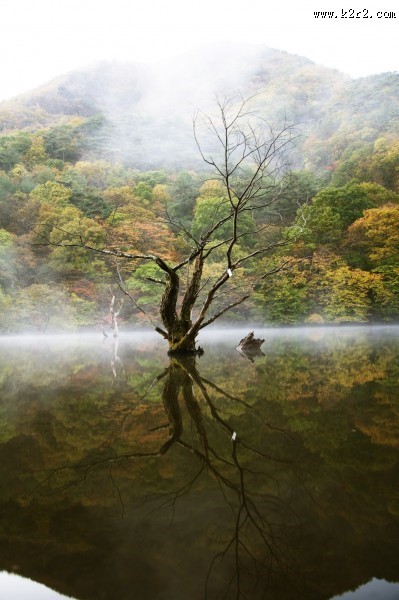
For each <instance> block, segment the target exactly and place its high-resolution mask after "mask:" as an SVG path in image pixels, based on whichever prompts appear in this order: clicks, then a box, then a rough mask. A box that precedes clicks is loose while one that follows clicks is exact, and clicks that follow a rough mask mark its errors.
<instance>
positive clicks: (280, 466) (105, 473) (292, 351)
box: [0, 327, 399, 600]
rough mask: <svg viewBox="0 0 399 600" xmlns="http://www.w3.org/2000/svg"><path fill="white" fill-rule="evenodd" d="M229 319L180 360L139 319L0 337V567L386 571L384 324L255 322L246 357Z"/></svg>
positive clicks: (396, 530)
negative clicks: (135, 328) (82, 331)
mask: <svg viewBox="0 0 399 600" xmlns="http://www.w3.org/2000/svg"><path fill="white" fill-rule="evenodd" d="M246 333H248V330H246V331H234V330H230V331H222V332H215V331H213V332H210V333H208V332H205V333H204V335H203V336H202V338H201V340H200V343H201V346H203V347H204V348H205V354H204V356H203V357H201V358H200V359H199V360H197V361H196V363H194V362H193V361H190V360H186V361H169V359H168V357H167V354H166V346H165V344H164V342H163V341H162V340H160V339H159V337H156V336H153V335H151V334H146V333H138V334H125V335H123V334H122V335H121V337H120V338H119V340H112V339H110V338H107V339H106V340H102V338H101V336H98V335H92V336H80V337H79V336H55V337H50V336H49V337H34V338H24V337H13V338H0V393H1V400H0V458H1V460H0V469H1V481H2V485H1V488H0V504H1V513H0V515H1V517H0V536H1V544H0V570H1V571H5V572H8V573H13V574H18V575H20V576H22V577H25V578H30V579H31V580H33V581H35V582H38V583H40V584H44V585H45V586H47V588H50V589H52V590H56V591H57V592H58V593H60V594H63V595H65V596H70V597H73V598H76V599H77V600H86V599H90V600H101V599H104V600H108V599H109V600H111V599H112V600H113V599H114V598H119V599H121V600H123V599H131V598H140V600H141V599H147V598H148V599H151V600H155V599H158V598H159V599H165V600H169V599H170V600H172V599H173V600H180V599H183V598H184V599H186V598H190V599H193V600H196V599H200V598H208V599H209V600H216V599H217V598H242V599H244V598H249V599H258V598H268V599H276V600H280V599H281V600H286V599H287V600H288V599H291V600H292V599H296V598H298V599H299V598H303V599H306V600H313V599H315V600H318V599H320V600H324V599H325V600H327V599H330V598H332V597H334V596H339V595H341V594H344V593H346V592H349V591H351V590H356V589H360V590H361V589H362V586H366V588H367V584H369V586H370V585H372V586H373V585H374V586H376V589H377V593H378V590H380V594H382V593H383V592H382V591H381V590H383V589H384V585H381V584H378V585H377V584H375V583H373V580H374V581H377V582H378V581H385V582H390V583H391V584H395V583H396V584H397V583H398V582H399V558H398V557H399V485H398V484H399V383H398V382H399V377H398V375H399V328H395V327H384V328H377V327H373V328H369V327H357V328H339V329H334V328H330V329H327V328H326V329H318V328H312V329H287V330H266V331H263V332H262V331H256V334H259V335H261V336H262V337H264V338H265V340H266V341H265V343H264V345H263V346H262V350H263V354H262V355H260V356H256V357H254V356H247V357H246V356H241V355H240V354H239V353H238V352H237V351H236V350H235V346H236V344H237V343H238V341H239V340H240V338H241V337H243V336H244V335H245V334H246ZM11 581H13V580H11ZM367 589H370V587H368V588H367ZM373 589H374V588H373ZM385 589H387V588H386V587H385ZM390 589H392V588H390ZM0 597H1V595H0ZM15 597H17V596H15ZM344 597H345V596H344ZM348 597H350V596H348ZM375 597H376V598H378V595H377V596H375ZM381 597H382V596H381ZM10 598H11V600H12V596H10ZM32 598H33V596H32ZM7 600H8V597H7ZM26 600H31V598H30V597H29V596H28V597H27V598H26Z"/></svg>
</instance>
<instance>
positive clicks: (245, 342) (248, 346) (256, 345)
mask: <svg viewBox="0 0 399 600" xmlns="http://www.w3.org/2000/svg"><path fill="white" fill-rule="evenodd" d="M264 341H265V340H261V339H260V338H256V337H255V335H254V332H253V331H250V332H249V333H248V335H246V336H245V338H243V339H242V340H241V342H240V343H239V344H238V346H237V350H242V351H243V352H248V351H254V350H259V349H260V347H261V345H262V344H263V342H264Z"/></svg>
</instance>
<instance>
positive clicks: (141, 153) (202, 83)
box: [0, 44, 399, 171]
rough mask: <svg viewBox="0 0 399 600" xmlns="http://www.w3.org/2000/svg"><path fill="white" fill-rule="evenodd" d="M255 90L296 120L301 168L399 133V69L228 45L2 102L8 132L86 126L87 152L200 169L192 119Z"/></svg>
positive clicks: (0, 114) (91, 71)
mask: <svg viewBox="0 0 399 600" xmlns="http://www.w3.org/2000/svg"><path fill="white" fill-rule="evenodd" d="M236 94H242V95H243V96H244V97H247V96H252V95H254V100H253V104H254V107H255V108H256V109H258V110H259V111H260V112H261V113H262V115H263V116H264V117H265V119H266V120H267V121H268V122H269V123H271V125H274V126H277V127H278V126H279V125H281V124H282V123H283V122H284V121H286V122H288V123H290V124H295V125H296V128H297V130H298V132H299V134H300V137H299V141H298V143H297V152H296V154H295V156H294V162H295V164H296V166H297V167H300V168H303V167H309V168H312V169H316V170H319V171H320V170H324V169H328V168H330V165H331V164H332V163H333V162H334V161H335V160H337V159H338V158H339V157H340V156H341V154H342V152H344V151H345V150H347V149H348V147H356V145H358V144H364V143H365V142H366V143H367V142H374V141H375V140H376V139H378V138H379V137H384V136H385V137H386V136H388V137H395V136H397V135H398V134H399V75H398V74H397V73H384V74H381V75H375V76H370V77H365V78H361V79H351V78H349V77H347V76H345V75H344V74H342V73H340V72H338V71H336V70H333V69H329V68H326V67H323V66H321V65H317V64H315V63H313V62H312V61H310V60H308V59H307V58H304V57H301V56H296V55H291V54H288V53H287V52H283V51H279V50H274V49H270V48H266V47H257V46H245V45H240V44H236V45H234V44H229V45H228V44H223V45H214V46H210V47H208V48H207V49H206V50H201V51H197V52H190V53H187V54H185V55H184V56H181V57H179V58H176V59H174V60H169V61H164V62H162V63H158V64H156V65H143V64H135V63H117V62H111V63H104V62H103V63H98V64H94V65H91V66H88V67H87V68H84V69H81V70H78V71H72V72H70V73H67V74H65V75H63V76H60V77H58V78H56V79H54V80H53V81H51V82H49V83H48V84H46V85H43V86H41V87H39V88H37V89H35V90H33V91H31V92H29V93H26V94H23V95H21V96H18V97H17V98H14V99H13V100H12V101H7V102H3V103H1V104H0V132H1V133H2V134H3V135H4V134H9V133H11V132H15V131H17V130H18V131H21V130H23V131H29V132H31V131H38V130H41V129H48V128H53V127H59V126H63V125H65V124H70V125H72V126H76V125H79V126H80V127H81V136H83V138H84V140H85V143H83V144H82V149H83V150H82V158H89V159H94V158H105V159H107V160H111V161H122V162H124V163H125V164H127V165H129V166H134V167H138V168H146V169H148V168H159V167H166V168H170V167H188V166H193V167H196V166H198V165H199V158H198V151H197V149H196V146H195V143H194V140H193V134H192V119H193V115H194V114H195V111H196V110H197V108H198V107H200V108H201V110H204V111H209V110H211V107H212V103H213V102H214V98H215V95H219V96H229V97H230V96H234V95H236Z"/></svg>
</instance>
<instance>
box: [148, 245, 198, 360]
mask: <svg viewBox="0 0 399 600" xmlns="http://www.w3.org/2000/svg"><path fill="white" fill-rule="evenodd" d="M158 264H159V265H160V266H161V268H163V270H164V271H165V273H166V274H167V281H166V285H165V291H164V293H163V295H162V299H161V305H160V313H161V317H162V322H163V324H164V326H165V329H166V335H165V338H166V339H167V340H168V343H169V351H168V353H169V354H202V352H203V351H202V350H201V348H196V347H195V340H196V337H197V334H198V329H195V328H193V323H192V320H191V312H192V309H193V306H194V304H195V301H196V299H197V296H198V292H199V286H200V282H201V276H202V266H203V260H202V254H201V255H200V256H199V257H197V259H196V262H195V265H194V270H193V274H192V276H191V281H190V283H189V285H188V286H187V290H186V292H185V294H184V298H183V301H182V305H181V309H180V311H179V313H178V312H177V300H178V295H179V289H180V279H179V277H178V275H177V273H176V271H174V270H173V269H170V268H169V267H168V266H167V265H166V264H165V263H163V262H158Z"/></svg>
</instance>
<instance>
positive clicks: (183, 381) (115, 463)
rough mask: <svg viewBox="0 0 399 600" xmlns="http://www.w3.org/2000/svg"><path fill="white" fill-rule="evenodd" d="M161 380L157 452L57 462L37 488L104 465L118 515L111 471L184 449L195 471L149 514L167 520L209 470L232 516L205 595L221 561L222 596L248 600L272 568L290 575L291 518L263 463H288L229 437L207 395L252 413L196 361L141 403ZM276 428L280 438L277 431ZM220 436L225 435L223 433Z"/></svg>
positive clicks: (167, 374) (79, 477) (168, 376)
mask: <svg viewBox="0 0 399 600" xmlns="http://www.w3.org/2000/svg"><path fill="white" fill-rule="evenodd" d="M162 379H163V380H164V383H163V390H162V402H163V406H164V410H165V413H166V416H167V419H168V426H169V435H168V438H167V440H166V441H163V443H160V444H159V446H158V448H156V449H154V450H152V451H148V452H131V453H121V454H115V455H113V456H106V457H101V458H98V459H97V460H91V461H85V462H82V463H80V464H75V465H63V466H60V467H58V468H57V469H53V470H52V472H51V473H49V474H48V475H47V476H46V477H45V478H44V479H43V480H42V481H41V482H40V483H39V484H37V486H36V487H37V488H38V487H43V486H45V485H46V484H47V485H49V484H50V482H51V480H52V479H53V478H55V477H56V476H57V475H58V474H60V473H62V472H66V473H68V472H73V473H75V477H73V478H72V480H70V481H68V482H66V483H65V480H64V482H63V485H61V486H59V487H61V489H65V488H67V487H70V486H72V485H76V484H77V483H79V482H84V481H85V480H86V478H87V476H88V473H89V472H90V471H92V470H93V469H95V468H98V467H105V466H108V468H109V469H108V470H109V477H110V479H111V483H112V486H113V488H114V489H115V491H116V495H117V497H118V500H119V503H120V505H121V512H122V516H123V515H124V512H125V508H124V502H123V498H122V494H121V491H120V489H119V488H118V485H117V482H116V481H115V478H114V471H115V468H118V467H120V466H121V465H122V463H123V462H126V461H129V460H136V461H137V460H147V459H153V458H160V457H162V456H164V455H165V454H166V453H168V452H169V451H170V450H171V449H172V448H173V447H174V446H178V447H180V448H182V449H183V450H185V451H186V452H189V453H190V454H192V455H193V456H194V457H195V458H196V461H197V464H196V467H195V470H194V472H191V474H190V476H189V478H188V480H187V479H186V481H185V482H184V483H183V484H182V485H180V487H179V489H177V490H174V491H173V492H172V493H169V494H166V496H165V495H162V496H163V497H161V504H159V506H157V508H156V509H155V510H161V509H165V508H168V509H171V511H172V514H171V520H172V521H173V519H174V515H175V511H176V505H177V502H178V500H179V499H181V498H182V497H184V496H187V495H188V494H190V492H191V491H192V490H193V488H194V486H195V485H196V484H197V483H198V482H199V481H200V479H201V477H203V476H204V475H205V474H206V473H208V474H209V476H210V477H211V478H212V480H214V481H215V482H216V483H217V486H218V487H219V490H220V492H221V494H222V496H223V498H224V500H225V502H226V504H227V506H228V507H229V512H230V511H231V518H232V520H231V524H230V526H231V532H230V534H229V537H228V539H227V541H226V543H225V544H224V548H223V549H221V550H220V551H218V552H217V553H216V555H215V556H214V557H213V559H212V561H211V563H210V565H209V569H208V571H207V575H206V577H205V581H204V584H205V597H206V598H207V597H209V596H210V594H212V597H213V596H214V589H215V586H217V584H216V581H217V577H216V573H215V570H216V568H217V565H218V564H219V563H221V562H222V561H224V563H226V562H227V564H228V566H229V568H230V569H231V572H230V575H229V577H228V580H227V581H225V582H224V590H223V591H222V593H221V596H224V597H226V596H227V595H229V594H231V593H232V588H233V587H234V590H235V597H236V598H239V599H243V598H246V597H250V596H251V590H250V587H251V589H252V587H254V588H255V587H256V586H259V585H262V586H263V585H266V584H267V581H268V580H269V579H270V577H272V576H273V574H274V573H275V571H276V569H278V570H281V569H283V570H284V572H287V571H288V561H287V559H286V554H287V552H288V547H287V545H286V543H285V540H284V538H283V536H282V535H281V532H282V531H283V527H286V526H287V523H288V521H292V519H293V518H294V517H295V514H294V513H293V511H292V510H291V508H290V506H289V505H288V504H287V503H286V502H285V501H284V500H283V499H282V498H281V492H280V488H279V485H278V481H277V479H276V478H275V477H273V475H272V474H270V473H267V472H266V469H265V467H264V463H265V461H266V460H268V461H273V463H274V464H276V463H279V462H284V463H289V461H286V460H283V459H281V458H278V457H276V456H272V455H269V454H267V453H265V452H263V451H262V450H260V449H258V448H256V447H254V446H252V445H251V443H250V441H248V440H244V439H242V437H241V436H239V437H236V436H235V435H233V433H235V432H234V428H233V426H232V425H231V424H230V422H229V421H227V420H226V419H225V418H223V417H222V416H221V414H220V411H219V410H218V408H217V406H216V405H215V403H214V401H213V399H212V397H211V395H210V392H209V390H210V389H211V390H214V391H216V392H217V393H218V394H222V395H223V396H224V397H225V398H229V399H230V400H232V401H235V402H236V401H238V402H240V404H242V405H244V406H245V407H246V408H247V409H248V410H253V409H252V408H251V406H250V405H249V404H247V403H246V402H244V401H243V400H241V399H239V398H235V397H234V396H232V395H230V394H228V393H226V392H224V390H222V389H221V388H220V387H219V386H217V385H215V384H213V383H212V382H211V381H208V380H205V379H203V378H201V376H200V374H199V373H198V371H197V369H196V365H195V359H194V358H192V357H191V358H185V359H177V358H173V359H171V362H170V365H169V367H168V368H166V369H165V370H164V371H163V372H162V373H161V374H160V375H158V376H157V377H156V378H155V379H154V380H153V381H152V383H151V384H150V386H149V388H148V389H147V390H146V392H145V393H144V395H143V396H142V397H141V398H144V397H145V396H146V395H147V394H148V393H149V391H150V390H151V389H152V387H153V386H154V385H155V383H156V382H158V381H160V380H162ZM198 392H199V394H200V397H201V398H202V399H203V400H204V401H205V403H206V406H207V408H208V410H209V412H210V415H211V418H210V417H209V415H208V416H206V414H204V412H203V410H202V409H201V405H200V403H199V402H198V399H197V397H196V394H197V395H198ZM183 407H185V409H186V414H187V415H188V416H189V418H190V420H191V423H192V426H193V430H194V431H195V432H196V436H195V438H194V439H192V438H191V437H190V438H189V440H187V437H186V436H185V435H184V434H185V431H184V428H183V422H184V420H183V415H182V408H183ZM215 424H217V425H218V428H217V430H216V435H215V438H212V441H211V438H210V435H209V428H212V429H211V431H212V435H214V431H215ZM155 429H158V428H155ZM272 429H274V428H272ZM275 429H276V430H277V431H279V432H280V433H285V432H284V431H283V430H281V429H277V428H275ZM220 432H223V433H224V435H222V436H221V435H220ZM218 433H219V435H217V434H218ZM196 440H197V441H196ZM213 440H214V441H213ZM251 456H252V457H258V458H259V461H261V465H260V467H259V468H257V467H256V468H253V465H251V463H250V462H249V458H250V457H251ZM262 463H263V464H262ZM114 467H115V468H114ZM270 485H273V490H274V489H275V490H277V491H276V492H274V491H273V490H272V491H271V490H270ZM288 517H289V519H288Z"/></svg>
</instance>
